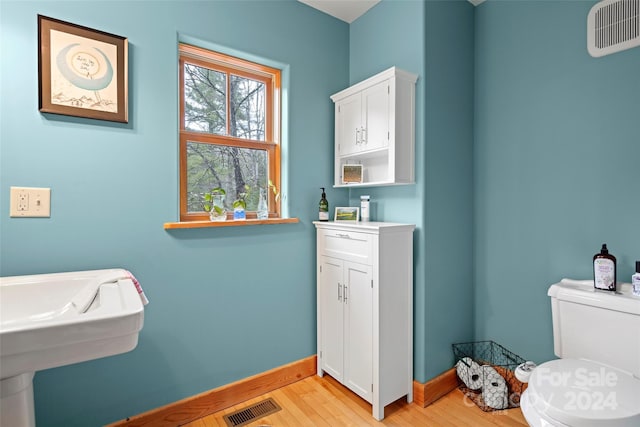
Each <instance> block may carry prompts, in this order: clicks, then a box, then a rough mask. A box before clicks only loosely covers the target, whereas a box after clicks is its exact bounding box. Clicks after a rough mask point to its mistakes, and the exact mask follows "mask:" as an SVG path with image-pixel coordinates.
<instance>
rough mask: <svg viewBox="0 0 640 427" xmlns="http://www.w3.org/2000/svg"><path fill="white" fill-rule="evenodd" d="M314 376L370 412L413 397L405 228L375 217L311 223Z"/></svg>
mask: <svg viewBox="0 0 640 427" xmlns="http://www.w3.org/2000/svg"><path fill="white" fill-rule="evenodd" d="M314 224H315V225H316V229H317V231H316V233H317V257H318V260H317V293H318V299H317V302H318V338H317V339H318V375H319V376H323V375H324V373H327V374H329V375H331V376H332V377H333V378H335V379H336V380H338V381H339V382H341V383H342V384H344V385H345V386H347V387H348V388H349V389H351V390H352V391H353V392H355V393H356V394H358V395H359V396H360V397H362V398H363V399H365V400H366V401H367V402H369V403H371V404H372V406H373V416H374V418H376V419H377V420H381V419H383V418H384V407H385V406H386V405H388V404H389V403H391V402H393V401H395V400H397V399H399V398H401V397H403V396H407V401H408V402H412V401H413V230H414V228H415V226H414V225H410V224H394V223H382V222H366V223H355V224H350V223H341V222H318V221H317V222H314Z"/></svg>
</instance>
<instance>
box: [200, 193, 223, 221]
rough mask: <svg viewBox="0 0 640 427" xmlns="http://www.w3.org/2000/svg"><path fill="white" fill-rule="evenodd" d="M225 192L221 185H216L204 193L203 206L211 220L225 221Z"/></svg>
mask: <svg viewBox="0 0 640 427" xmlns="http://www.w3.org/2000/svg"><path fill="white" fill-rule="evenodd" d="M226 194H227V192H226V191H224V189H223V188H221V187H216V188H214V189H212V190H211V191H210V192H208V193H205V195H204V204H203V208H204V210H205V211H206V212H209V218H210V219H211V221H226V219H227V210H226V209H225V208H224V198H225V196H226Z"/></svg>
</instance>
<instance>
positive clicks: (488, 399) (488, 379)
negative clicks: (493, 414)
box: [482, 365, 509, 409]
mask: <svg viewBox="0 0 640 427" xmlns="http://www.w3.org/2000/svg"><path fill="white" fill-rule="evenodd" d="M482 380H483V381H482V399H483V400H484V403H485V405H487V406H489V407H490V408H493V409H506V408H508V407H509V389H508V387H507V382H506V381H505V379H504V377H503V376H502V375H500V374H499V373H498V371H496V370H495V369H494V368H493V367H492V366H489V365H483V366H482Z"/></svg>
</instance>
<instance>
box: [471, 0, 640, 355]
mask: <svg viewBox="0 0 640 427" xmlns="http://www.w3.org/2000/svg"><path fill="white" fill-rule="evenodd" d="M594 4H595V2H594V1H553V2H550V1H518V2H505V1H492V0H489V1H488V2H486V3H483V4H481V5H480V6H479V7H478V8H477V9H476V32H475V36H476V50H475V57H476V73H475V78H476V85H475V132H474V133H475V147H474V148H475V151H474V178H475V188H474V190H475V191H474V194H475V239H474V254H475V257H474V259H475V322H474V324H475V337H476V338H477V339H485V338H488V339H495V340H497V341H499V342H501V343H503V344H506V345H508V346H509V347H510V348H511V349H512V350H513V351H514V352H516V353H518V354H520V355H522V356H524V357H526V358H528V359H532V360H535V361H537V362H540V361H544V360H548V359H549V358H552V357H553V340H552V333H551V332H552V331H551V309H550V303H549V299H548V297H547V295H546V291H547V289H548V287H549V285H550V284H552V283H554V282H556V281H558V280H559V279H561V278H562V277H573V278H587V279H588V278H591V277H592V274H593V273H592V267H591V259H592V257H593V255H594V254H595V253H596V252H598V251H599V250H600V245H601V244H602V243H604V242H606V243H607V244H608V246H609V248H610V250H611V252H612V253H613V254H614V255H615V256H616V257H617V259H618V280H621V281H626V282H629V281H630V280H631V274H632V268H633V267H634V261H635V260H636V259H640V245H639V240H638V237H639V236H640V235H639V234H638V233H639V232H638V226H639V224H640V215H639V212H640V197H639V194H640V193H639V190H638V188H639V184H640V173H639V169H638V162H639V159H640V132H639V131H640V122H639V118H640V81H639V80H638V76H640V49H638V48H634V49H630V50H626V51H623V52H618V53H615V54H613V55H609V56H605V57H601V58H592V57H591V56H589V54H588V53H587V35H586V28H587V25H586V22H587V14H588V12H589V9H590V8H591V7H592V6H593V5H594ZM612 327H613V328H615V327H624V326H623V325H612ZM585 333H588V331H585Z"/></svg>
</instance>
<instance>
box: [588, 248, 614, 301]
mask: <svg viewBox="0 0 640 427" xmlns="http://www.w3.org/2000/svg"><path fill="white" fill-rule="evenodd" d="M593 286H594V287H595V288H596V289H602V290H605V291H615V290H616V257H614V256H613V255H611V254H610V253H609V250H608V249H607V244H606V243H603V244H602V249H600V253H599V254H595V255H594V256H593Z"/></svg>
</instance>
